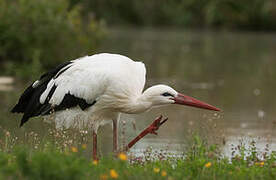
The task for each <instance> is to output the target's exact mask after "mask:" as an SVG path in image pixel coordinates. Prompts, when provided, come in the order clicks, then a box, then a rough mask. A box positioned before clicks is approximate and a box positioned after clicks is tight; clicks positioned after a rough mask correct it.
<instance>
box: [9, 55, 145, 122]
mask: <svg viewBox="0 0 276 180" xmlns="http://www.w3.org/2000/svg"><path fill="white" fill-rule="evenodd" d="M145 73H146V72H145V67H144V64H143V63H138V62H134V61H132V60H131V59H129V58H127V57H125V56H121V55H115V54H98V55H93V56H86V57H84V58H81V59H77V60H74V61H70V62H67V63H64V64H61V65H60V66H58V67H56V68H55V69H53V70H52V71H49V72H48V73H46V74H44V75H42V76H41V77H40V79H39V80H37V81H35V82H34V83H33V84H32V85H30V86H29V87H28V88H27V89H26V90H25V92H24V93H23V94H22V96H21V97H20V99H19V102H18V103H17V105H16V106H15V107H14V108H13V109H12V112H19V113H24V115H23V118H22V120H21V126H22V125H23V124H24V123H25V122H27V121H28V119H29V118H30V117H33V116H38V115H46V114H49V113H50V112H51V111H52V110H53V111H59V110H64V109H67V108H71V107H75V106H79V107H80V108H81V109H82V110H86V109H87V108H88V107H90V106H92V105H94V104H95V103H96V101H97V98H98V97H100V96H101V95H102V94H103V93H104V92H105V91H106V89H107V88H108V87H111V86H112V88H113V89H116V87H118V88H117V91H129V92H131V93H133V92H135V91H136V92H137V93H142V90H143V87H144V84H145ZM128 82H132V84H135V85H136V86H131V85H132V84H131V85H130V84H128ZM110 84H112V85H110ZM119 85H120V86H119ZM122 87H123V88H124V89H121V88H122Z"/></svg>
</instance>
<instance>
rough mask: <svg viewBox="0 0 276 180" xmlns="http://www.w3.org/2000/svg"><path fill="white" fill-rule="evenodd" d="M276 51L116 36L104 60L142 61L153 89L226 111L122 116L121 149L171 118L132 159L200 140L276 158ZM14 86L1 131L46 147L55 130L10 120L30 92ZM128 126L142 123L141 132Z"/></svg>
mask: <svg viewBox="0 0 276 180" xmlns="http://www.w3.org/2000/svg"><path fill="white" fill-rule="evenodd" d="M275 47H276V34H274V33H253V32H209V31H181V30H165V29H164V30H162V29H161V30H160V29H113V30H110V31H109V36H108V38H107V39H106V40H105V42H104V43H103V45H102V47H101V48H100V49H99V50H98V52H112V53H119V54H123V55H127V56H129V57H130V58H132V59H133V60H138V61H143V62H144V63H145V64H146V67H147V84H146V87H149V86H151V85H154V84H160V83H162V84H167V85H170V86H172V87H174V88H175V89H176V90H177V91H179V92H182V93H184V94H187V95H189V96H193V97H196V98H198V99H200V100H202V101H205V102H208V103H209V104H212V105H215V106H217V107H219V108H221V109H223V112H221V113H217V112H212V111H206V110H202V109H195V108H191V107H184V106H177V105H171V106H166V107H161V108H159V109H153V110H151V111H150V112H146V113H143V114H140V115H126V116H123V117H122V121H121V131H120V142H121V144H124V143H126V142H128V141H129V140H130V139H131V138H133V137H135V135H137V134H138V133H139V132H140V131H141V130H143V129H144V128H145V127H146V126H147V125H148V124H150V123H151V122H152V121H153V120H154V118H155V117H156V116H159V115H160V114H162V115H164V116H166V117H169V121H168V122H166V124H164V126H162V127H161V128H160V129H159V134H158V136H154V135H149V136H147V137H146V138H145V139H144V140H142V141H141V142H139V143H138V144H137V145H136V146H135V148H134V149H133V150H132V151H133V152H135V153H138V154H139V152H141V151H142V150H144V149H145V148H146V147H149V146H152V147H153V148H155V149H168V150H170V151H172V152H181V151H182V150H183V148H184V147H185V145H187V144H188V142H189V141H190V139H191V136H192V134H193V133H194V132H197V133H198V134H199V135H200V136H202V137H204V138H207V139H208V142H210V143H217V144H219V145H221V147H222V149H223V152H224V153H225V154H226V155H230V153H231V146H232V144H234V145H236V144H238V143H239V140H240V139H243V142H245V143H247V142H248V143H249V142H250V141H252V139H254V140H255V141H256V142H257V146H258V148H259V149H263V148H264V147H265V145H266V144H269V145H270V150H276V144H275V143H276V142H275V140H276V139H275V138H276V132H275V130H276V118H275V117H276V116H275V115H276V96H275V92H276V83H275V77H276V49H275ZM15 84H16V85H15V86H16V88H15V89H14V90H12V91H8V92H1V91H0V98H1V102H0V107H1V111H0V113H1V117H0V120H1V122H0V125H1V127H2V128H3V129H7V130H9V131H11V132H12V133H14V134H16V135H18V136H26V133H29V132H32V131H34V132H35V133H37V134H38V136H41V137H42V139H43V138H44V137H45V136H46V137H47V136H48V133H49V128H50V127H52V126H51V125H48V124H47V123H42V121H41V118H36V119H34V120H31V121H30V122H29V123H27V125H26V126H25V127H24V128H21V129H19V128H18V124H19V118H20V117H19V116H14V115H11V114H10V113H9V112H8V111H9V109H10V108H11V106H12V104H14V103H15V102H16V99H17V98H18V96H19V93H20V92H21V91H22V90H23V87H24V86H26V85H25V84H23V85H22V84H20V83H19V82H16V83H15ZM129 120H136V130H134V129H133V123H132V121H129ZM123 122H125V125H122V124H124V123H123ZM124 129H126V130H124ZM122 131H123V132H122ZM3 132H5V131H3ZM99 133H100V139H99V143H100V145H99V146H100V149H101V151H103V152H110V151H109V150H110V149H111V147H112V138H111V135H112V133H111V128H110V126H106V127H104V128H102V129H101V130H100V132H99ZM122 133H123V134H124V135H122ZM88 134H89V133H88ZM2 136H5V135H4V134H2ZM87 138H88V139H90V138H89V137H87ZM87 141H88V143H89V144H91V141H90V140H87Z"/></svg>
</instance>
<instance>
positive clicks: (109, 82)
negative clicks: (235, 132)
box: [12, 53, 219, 158]
mask: <svg viewBox="0 0 276 180" xmlns="http://www.w3.org/2000/svg"><path fill="white" fill-rule="evenodd" d="M145 77H146V69H145V65H144V64H143V63H142V62H135V61H133V60H131V59H130V58H128V57H126V56H122V55H118V54H108V53H102V54H96V55H92V56H86V57H82V58H79V59H76V60H73V61H69V62H66V63H63V64H61V65H59V66H57V67H56V68H55V69H53V70H51V71H49V72H47V73H45V74H43V75H42V76H41V77H40V79H39V80H37V81H35V82H34V83H32V84H31V85H30V86H29V87H28V88H27V89H26V90H25V91H24V93H23V94H22V95H21V97H20V99H19V101H18V103H17V104H16V105H15V107H14V108H13V109H12V112H17V113H24V115H23V117H22V119H21V124H20V126H22V125H23V124H24V123H25V122H27V121H28V119H29V118H31V117H34V116H39V115H49V114H50V113H51V112H55V113H54V114H55V121H56V124H57V126H64V127H66V128H69V127H72V126H73V127H76V126H78V128H83V127H90V128H92V129H93V157H94V158H96V152H97V130H98V128H99V126H101V125H103V124H105V123H106V122H108V121H112V122H113V151H114V152H116V150H117V142H118V140H117V122H118V118H119V115H120V113H128V114H135V113H141V112H144V111H146V110H149V109H150V108H152V107H155V106H160V105H167V104H182V105H188V106H194V107H198V108H204V109H209V110H214V111H219V109H218V108H216V107H214V106H211V105H209V104H206V103H204V102H201V101H199V100H196V99H194V98H191V97H189V96H186V95H183V94H180V93H178V92H177V91H175V90H174V89H173V88H171V87H169V86H166V85H155V86H152V87H150V88H148V89H146V90H145V91H143V89H144V85H145Z"/></svg>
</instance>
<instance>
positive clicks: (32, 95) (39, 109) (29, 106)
mask: <svg viewBox="0 0 276 180" xmlns="http://www.w3.org/2000/svg"><path fill="white" fill-rule="evenodd" d="M71 63H72V62H65V63H63V64H60V65H59V66H57V67H56V68H55V69H53V70H51V71H49V72H47V73H45V74H43V75H42V76H41V77H40V79H39V82H37V84H36V85H35V86H34V87H33V84H31V85H30V86H29V87H28V88H27V89H26V90H25V91H24V93H23V94H22V95H21V97H20V99H19V101H18V103H17V104H16V105H15V106H14V108H13V109H12V110H11V112H13V113H24V115H23V117H22V119H21V123H20V126H22V125H23V124H24V123H25V122H27V121H28V119H29V118H31V117H34V116H38V115H47V114H50V112H51V111H52V110H53V111H59V110H64V109H67V108H71V107H74V106H77V105H79V106H80V108H81V109H82V110H85V109H86V108H88V107H90V106H92V105H93V104H95V103H96V101H94V102H93V103H91V104H89V103H87V102H86V101H85V100H84V99H81V98H77V97H75V96H73V95H71V94H66V95H65V96H64V98H63V100H62V102H61V104H60V105H58V106H55V107H52V106H51V104H49V100H50V99H51V97H52V95H53V94H54V92H55V90H56V88H57V86H55V85H54V86H53V87H52V89H51V90H50V92H49V94H48V97H47V99H46V101H45V103H44V104H40V101H39V99H40V96H41V94H42V93H43V92H44V91H45V90H46V88H47V85H48V83H49V81H50V80H51V79H53V78H54V79H55V78H58V77H59V76H60V75H61V74H62V73H63V72H65V71H66V70H67V69H68V68H70V67H71V66H70V64H71ZM68 65H69V66H68ZM66 66H67V67H66Z"/></svg>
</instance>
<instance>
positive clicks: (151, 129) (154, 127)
mask: <svg viewBox="0 0 276 180" xmlns="http://www.w3.org/2000/svg"><path fill="white" fill-rule="evenodd" d="M162 119H163V116H162V115H161V116H159V117H158V118H156V119H155V120H154V121H153V123H151V124H150V125H149V126H148V127H147V128H146V129H145V130H144V131H142V132H141V133H140V134H139V135H138V136H137V137H136V138H134V139H133V140H132V141H130V143H129V144H128V145H127V147H126V148H125V149H126V150H128V149H130V148H131V147H132V146H133V145H134V144H136V143H137V142H138V141H139V140H140V139H142V138H143V137H144V136H146V135H147V134H155V135H157V132H156V131H157V130H158V129H159V127H160V126H161V125H162V124H164V123H165V122H166V121H167V120H168V118H165V119H164V120H162Z"/></svg>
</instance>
